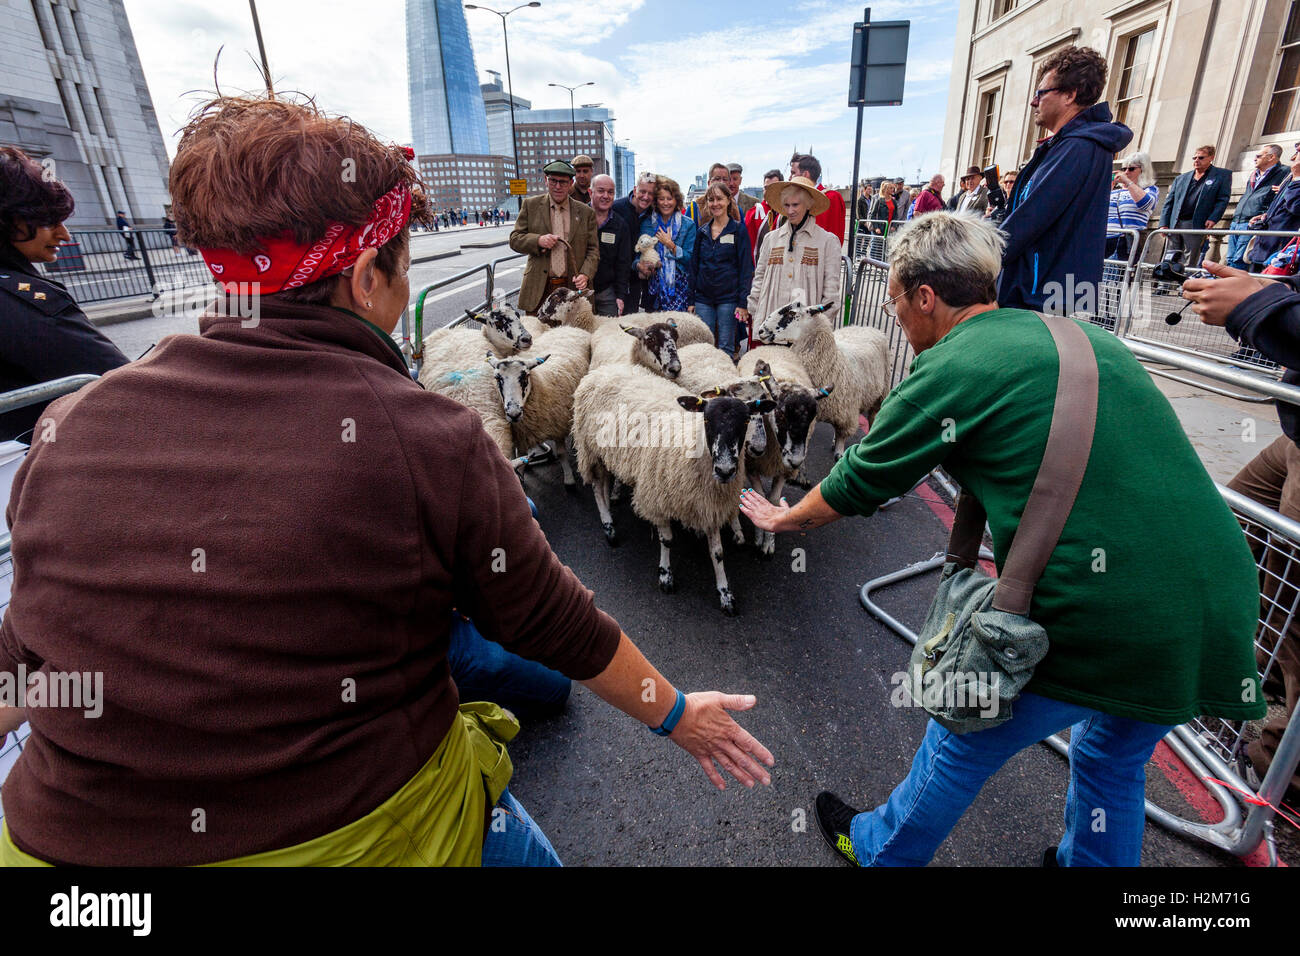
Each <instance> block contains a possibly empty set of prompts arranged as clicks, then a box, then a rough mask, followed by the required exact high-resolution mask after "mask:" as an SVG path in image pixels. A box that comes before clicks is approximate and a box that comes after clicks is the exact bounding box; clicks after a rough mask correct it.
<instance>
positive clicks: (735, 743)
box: [668, 690, 776, 790]
mask: <svg viewBox="0 0 1300 956" xmlns="http://www.w3.org/2000/svg"><path fill="white" fill-rule="evenodd" d="M756 703H758V699H757V698H756V697H754V696H753V695H752V694H720V693H718V692H717V691H713V690H711V691H704V692H701V693H697V694H687V695H686V710H685V711H683V713H682V716H681V719H680V720H679V721H678V722H677V726H676V727H675V728H673V732H672V733H671V734H669V735H668V739H669V740H671V741H672V742H673V743H675V744H677V746H679V747H681V748H682V749H683V750H685V751H686V752H687V753H688V754H690V755H691V756H692V757H694V758H695V759H696V760H698V761H699V762H700V766H701V767H703V768H704V773H705V774H706V775H707V776H708V778H709V779H710V780H712V781H713V785H714V786H715V787H717V788H718V789H719V790H726V789H727V783H726V781H725V780H724V779H723V778H722V774H720V773H719V772H718V768H717V767H715V766H714V762H715V761H716V762H717V764H718V766H720V767H722V769H723V770H725V771H727V773H729V774H731V775H732V776H733V777H735V778H736V779H737V780H739V781H740V782H741V783H742V784H744V785H745V786H746V787H752V786H754V784H755V783H756V782H760V783H762V784H763V785H764V786H769V785H770V784H771V783H772V776H771V774H769V773H768V772H767V771H766V770H765V769H764V768H763V766H761V765H760V764H762V765H766V766H768V767H771V766H772V765H773V764H775V763H776V759H775V758H774V757H773V756H772V754H771V752H770V751H769V750H768V749H767V748H766V747H764V746H763V745H762V744H760V743H759V742H758V741H757V740H755V739H754V736H753V735H752V734H751V733H750V732H749V731H747V730H746V729H745V728H744V727H742V726H740V724H738V723H736V722H735V720H733V719H732V717H731V714H729V713H727V712H728V711H731V710H749V709H750V708H751V707H753V706H754V705H755V704H756Z"/></svg>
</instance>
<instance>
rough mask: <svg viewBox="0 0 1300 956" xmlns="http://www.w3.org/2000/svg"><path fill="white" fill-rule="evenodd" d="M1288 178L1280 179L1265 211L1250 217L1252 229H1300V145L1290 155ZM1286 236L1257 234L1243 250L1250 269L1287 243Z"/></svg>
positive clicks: (1265, 262) (1263, 263) (1255, 269)
mask: <svg viewBox="0 0 1300 956" xmlns="http://www.w3.org/2000/svg"><path fill="white" fill-rule="evenodd" d="M1290 172H1291V181H1290V182H1283V184H1282V188H1281V189H1279V190H1278V191H1277V195H1276V196H1274V197H1273V201H1272V202H1271V203H1269V205H1268V211H1267V212H1264V213H1261V214H1260V215H1258V216H1255V217H1253V218H1252V219H1251V220H1250V227H1251V228H1252V229H1265V230H1269V231H1277V232H1283V231H1285V232H1290V231H1292V230H1294V229H1297V228H1300V147H1297V148H1296V151H1295V152H1294V153H1292V154H1291V170H1290ZM1288 241H1289V240H1288V239H1287V238H1286V237H1285V236H1256V237H1255V241H1254V243H1253V244H1252V245H1251V247H1250V249H1249V251H1247V253H1246V261H1247V263H1248V264H1249V265H1250V271H1251V272H1259V271H1260V270H1262V269H1263V268H1264V267H1265V266H1266V265H1268V260H1269V259H1270V258H1272V256H1273V253H1275V252H1277V251H1278V250H1279V249H1281V248H1282V247H1283V246H1285V245H1286V244H1287V242H1288Z"/></svg>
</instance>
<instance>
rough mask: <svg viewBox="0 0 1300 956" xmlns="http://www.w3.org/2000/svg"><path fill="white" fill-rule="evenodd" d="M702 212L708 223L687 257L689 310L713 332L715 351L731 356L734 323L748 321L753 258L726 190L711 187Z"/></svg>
mask: <svg viewBox="0 0 1300 956" xmlns="http://www.w3.org/2000/svg"><path fill="white" fill-rule="evenodd" d="M704 208H705V209H706V210H707V211H708V218H707V219H706V220H705V221H704V222H703V223H701V224H700V228H699V232H698V233H697V234H696V237H695V255H694V256H692V257H691V296H692V303H693V304H692V311H693V312H694V313H695V314H696V315H698V316H699V317H700V318H701V319H702V320H703V321H704V324H705V325H707V326H708V327H709V328H710V329H711V330H712V332H713V337H714V341H715V344H716V345H717V346H718V348H720V349H722V351H723V352H725V353H726V354H727V356H728V357H734V356H735V352H736V319H737V317H739V319H740V320H741V321H742V322H746V323H747V322H748V321H749V311H748V302H749V289H750V284H751V282H752V281H753V278H754V257H753V255H752V254H751V253H750V251H749V234H748V233H747V232H746V231H745V227H744V226H743V225H742V224H741V222H740V210H739V208H738V207H737V206H736V202H735V200H734V199H732V196H731V190H730V189H728V188H727V187H726V186H723V185H722V184H720V183H715V184H714V185H712V186H710V187H709V188H708V189H707V190H705V192H704ZM738 312H739V316H737V313H738Z"/></svg>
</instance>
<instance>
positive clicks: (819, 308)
mask: <svg viewBox="0 0 1300 956" xmlns="http://www.w3.org/2000/svg"><path fill="white" fill-rule="evenodd" d="M831 304H832V303H830V302H823V303H822V304H821V305H815V306H813V307H812V308H811V309H809V310H808V311H809V312H811V313H812V314H813V315H817V314H819V313H821V312H825V311H826V310H827V309H829V308H830V307H831Z"/></svg>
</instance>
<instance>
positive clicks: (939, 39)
mask: <svg viewBox="0 0 1300 956" xmlns="http://www.w3.org/2000/svg"><path fill="white" fill-rule="evenodd" d="M489 2H491V0H489ZM513 5H514V4H505V3H502V4H501V5H500V6H499V7H498V9H502V10H505V9H509V7H510V6H513ZM126 8H127V13H128V15H129V17H130V20H131V26H132V29H133V31H134V33H135V37H136V45H137V47H138V48H139V51H140V58H141V61H142V62H143V64H144V69H145V75H146V78H147V79H148V81H149V88H150V92H151V94H152V96H153V100H154V106H155V108H156V109H157V111H158V118H159V122H160V123H161V125H162V127H163V134H164V137H165V138H166V140H167V144H168V149H169V151H174V150H175V142H176V137H175V135H174V134H175V131H176V130H178V129H179V128H180V126H182V125H183V124H184V121H185V116H186V114H187V113H188V111H189V110H190V109H191V108H192V107H193V105H194V104H195V103H196V102H198V100H199V96H200V94H199V93H196V92H195V91H210V90H211V89H212V86H213V83H212V61H213V58H214V57H215V56H216V52H217V48H218V47H220V46H222V45H223V44H224V45H225V51H224V52H223V53H222V55H221V67H220V71H219V80H220V82H221V85H222V88H223V89H225V90H238V89H253V88H256V87H257V85H258V79H257V73H256V71H255V68H254V66H253V63H252V61H251V59H250V56H249V54H250V53H251V54H252V55H253V56H255V55H256V53H255V51H256V42H255V40H254V37H253V31H252V27H251V22H250V19H249V15H248V10H247V7H246V6H245V5H244V4H242V3H230V4H222V5H219V6H218V5H211V4H207V3H201V2H196V0H126ZM404 10H405V5H404V3H403V0H367V2H366V3H365V4H356V3H354V2H344V0H320V2H317V3H311V4H308V3H304V2H301V0H260V2H259V3H258V12H259V15H260V18H261V22H262V31H263V35H264V37H265V39H266V43H267V50H268V55H269V58H270V61H271V71H272V74H273V76H274V78H275V82H276V86H277V88H279V89H286V90H288V89H296V90H300V91H303V92H306V93H310V94H312V95H314V96H315V97H316V100H317V103H318V104H319V105H320V106H322V107H323V108H324V109H327V110H329V111H331V112H336V113H346V114H348V115H350V116H352V117H353V118H354V119H356V120H357V121H359V122H361V123H363V124H364V125H366V126H368V127H369V128H371V129H372V130H373V131H374V132H375V133H376V134H378V135H380V136H383V137H386V138H391V139H393V140H396V141H398V142H408V141H409V139H410V116H409V111H408V106H407V95H406V45H405V13H404ZM871 10H872V19H874V20H888V19H910V20H911V21H912V32H911V41H910V44H909V49H908V68H907V85H906V89H905V92H904V102H903V105H902V106H898V107H874V108H870V109H868V110H866V115H865V120H864V124H863V160H862V174H863V175H870V174H876V175H881V174H887V175H898V176H906V177H907V178H908V180H909V181H910V180H912V179H914V178H916V177H917V175H918V174H917V171H918V169H919V170H920V175H921V178H928V177H929V176H930V175H931V174H932V173H933V172H935V171H937V168H938V164H939V159H940V150H941V148H942V141H943V122H944V114H945V112H946V104H947V98H948V80H949V73H950V69H951V63H952V57H953V44H954V41H955V27H956V16H957V2H956V0H943V2H923V0H922V2H911V3H901V2H893V0H891V2H886V3H873V4H872V5H871ZM705 11H707V12H705ZM305 14H306V15H305ZM861 15H862V7H861V6H858V5H855V4H845V3H831V2H823V0H810V2H804V3H801V4H799V5H797V6H796V5H791V4H788V3H777V2H776V0H749V2H734V0H727V2H722V3H714V4H709V5H707V6H706V5H705V4H701V3H699V2H698V0H649V2H647V0H619V2H616V3H613V4H600V3H592V2H591V0H543V6H542V7H541V8H538V9H528V10H521V11H519V12H518V13H515V14H512V15H511V17H510V21H509V22H510V39H511V43H510V65H511V70H512V73H513V78H514V88H515V92H516V94H517V95H519V96H523V97H526V98H528V99H530V100H532V101H533V105H534V106H535V107H567V106H568V105H569V94H568V93H567V92H565V91H564V90H559V89H552V88H550V87H547V85H546V84H547V83H548V82H560V83H568V84H570V85H573V84H577V83H582V82H586V81H588V80H592V81H595V83H596V85H595V86H593V87H589V88H587V89H585V90H581V91H579V94H578V103H579V104H582V103H594V102H598V103H601V104H603V105H605V106H608V107H610V108H611V109H613V111H614V115H615V117H616V122H615V133H616V134H617V136H618V138H619V140H620V141H624V140H625V141H627V142H628V144H629V145H630V146H631V147H632V148H633V149H634V150H636V153H637V168H638V171H642V170H647V169H648V170H652V171H654V172H658V173H663V174H666V175H669V176H673V177H674V178H676V179H678V180H679V181H681V182H682V183H683V185H686V184H688V183H689V182H690V181H691V180H692V179H693V178H694V176H695V175H696V174H697V173H701V172H704V171H705V169H706V168H707V167H708V165H709V164H710V163H712V162H715V161H720V162H740V163H742V164H743V165H744V167H745V182H746V184H747V185H756V184H757V183H758V182H759V180H760V178H761V176H762V173H763V171H764V170H766V169H768V168H770V167H773V166H777V167H780V168H782V169H785V168H786V166H787V165H788V160H789V157H790V153H791V152H792V151H793V150H794V148H795V147H798V148H799V149H800V150H801V151H806V150H808V149H809V148H811V149H812V150H813V151H814V152H815V153H816V155H817V156H818V158H819V159H820V160H821V161H822V166H823V170H824V172H823V180H824V181H826V182H827V183H830V184H832V185H847V184H848V182H849V181H850V179H851V175H852V164H853V136H854V121H855V117H856V111H855V110H853V109H850V108H849V107H848V106H847V95H848V71H849V66H848V64H849V53H850V38H851V32H852V24H853V22H854V21H855V20H857V19H859V18H860V17H861ZM466 19H467V22H468V24H469V28H470V35H471V39H472V42H473V44H474V52H475V59H476V62H477V66H478V69H479V73H480V77H479V78H480V81H486V80H487V75H486V72H485V71H486V70H487V69H496V70H499V71H501V72H502V73H504V71H505V56H504V51H503V48H502V43H501V21H500V20H499V19H498V18H497V17H495V16H492V15H491V14H488V13H484V12H482V11H467V12H466ZM187 94H188V95H187Z"/></svg>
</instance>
